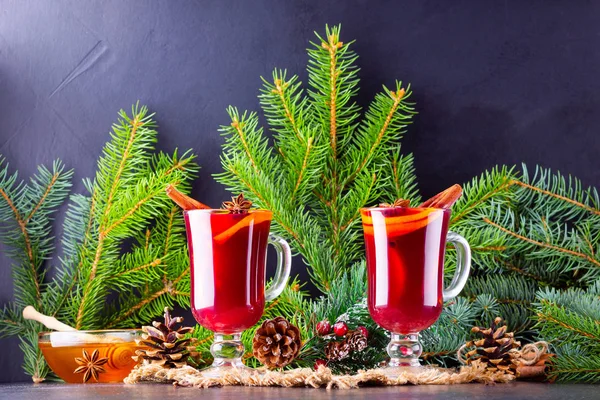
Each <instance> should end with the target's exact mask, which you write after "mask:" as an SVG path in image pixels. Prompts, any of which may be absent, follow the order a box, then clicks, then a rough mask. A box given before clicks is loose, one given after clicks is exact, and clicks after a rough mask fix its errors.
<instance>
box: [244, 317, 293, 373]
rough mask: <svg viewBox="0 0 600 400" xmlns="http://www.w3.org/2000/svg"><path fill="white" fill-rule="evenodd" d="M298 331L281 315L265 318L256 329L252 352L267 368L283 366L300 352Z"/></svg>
mask: <svg viewBox="0 0 600 400" xmlns="http://www.w3.org/2000/svg"><path fill="white" fill-rule="evenodd" d="M300 346H301V338H300V331H299V330H298V328H296V327H295V326H294V325H292V324H291V323H289V321H287V320H286V319H285V318H283V317H277V318H275V319H271V320H266V321H264V322H263V323H262V325H261V326H260V328H258V329H257V330H256V334H255V335H254V339H253V340H252V353H253V354H254V357H256V358H257V359H258V361H260V362H261V363H262V364H263V365H265V366H267V367H269V368H283V367H285V366H286V365H288V364H289V363H291V362H292V361H294V359H295V358H296V356H298V353H299V352H300Z"/></svg>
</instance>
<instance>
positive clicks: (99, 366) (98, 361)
mask: <svg viewBox="0 0 600 400" xmlns="http://www.w3.org/2000/svg"><path fill="white" fill-rule="evenodd" d="M99 355H100V353H99V352H98V349H96V350H94V351H93V352H92V355H91V356H90V355H89V354H88V352H87V351H85V350H83V358H81V357H75V362H76V363H77V364H79V367H77V368H76V369H75V371H73V372H74V373H76V374H83V383H86V382H87V381H89V380H90V378H91V377H92V376H93V377H94V380H95V381H96V382H98V375H99V374H100V373H102V372H106V370H105V369H104V367H103V365H104V364H106V363H107V362H108V358H106V357H102V358H100V357H99Z"/></svg>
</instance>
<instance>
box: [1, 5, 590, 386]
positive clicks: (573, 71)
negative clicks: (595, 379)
mask: <svg viewBox="0 0 600 400" xmlns="http://www.w3.org/2000/svg"><path fill="white" fill-rule="evenodd" d="M340 22H341V23H342V24H343V39H344V40H350V39H357V43H356V45H355V47H354V48H355V49H356V51H357V52H358V53H359V54H360V56H361V58H360V61H359V64H360V66H361V68H362V71H361V78H362V90H361V93H360V95H359V98H358V102H359V103H360V104H361V105H363V106H365V105H367V104H368V102H369V100H370V99H371V98H372V97H373V95H374V94H375V93H376V91H378V90H379V89H380V87H381V84H386V85H388V86H389V85H392V84H393V82H394V79H396V78H398V79H402V80H404V81H407V82H411V83H412V84H413V89H414V92H415V95H414V100H416V102H417V108H418V110H419V115H418V116H417V117H416V121H415V124H414V125H413V126H412V127H411V128H410V129H409V134H408V136H407V138H406V140H405V142H404V143H405V149H406V150H407V151H412V152H414V153H415V156H416V163H417V172H418V176H419V182H420V186H421V188H422V191H423V192H424V194H425V195H429V194H433V193H435V192H437V191H438V190H440V189H442V188H445V187H447V186H449V185H450V184H452V183H455V182H464V181H465V180H467V179H470V178H471V177H472V176H474V175H475V174H478V173H480V172H481V171H482V170H484V169H486V168H490V167H492V166H494V165H495V164H497V163H508V164H513V163H520V162H521V161H525V162H527V163H528V164H531V165H533V164H535V163H540V164H543V165H545V166H548V167H552V168H555V169H560V170H561V171H562V172H565V173H571V174H574V175H576V176H579V177H580V178H581V179H582V180H583V181H584V183H586V184H591V185H597V184H598V183H599V181H600V179H599V178H600V169H599V168H598V165H599V164H598V150H599V147H598V140H597V136H598V125H599V123H600V113H599V112H598V109H599V105H600V94H599V93H600V79H598V73H599V71H600V3H597V2H596V3H594V2H585V1H571V2H559V1H527V2H525V1H521V0H517V1H495V2H494V1H487V2H481V1H444V0H439V1H420V2H414V1H342V0H339V1H324V0H321V1H166V0H165V1H162V2H159V1H122V0H115V1H77V0H73V1H45V0H40V1H29V0H25V1H23V0H21V1H18V0H14V1H9V0H0V153H1V154H3V155H4V156H5V157H6V158H7V159H8V160H9V161H10V163H11V166H12V167H14V168H17V169H19V171H20V173H21V174H22V176H23V177H28V176H29V175H30V174H31V173H32V172H33V171H34V168H35V166H36V165H37V164H39V163H49V162H51V160H53V159H54V158H56V157H60V158H62V159H63V160H64V161H65V163H66V164H67V165H68V166H69V167H74V168H75V171H76V172H75V178H76V185H75V188H74V190H76V191H80V190H82V186H81V184H80V180H81V178H84V177H89V176H92V175H93V173H94V170H95V159H96V158H97V156H98V155H99V153H100V150H101V147H102V145H103V144H104V142H105V141H106V140H107V138H108V136H107V132H108V130H109V127H110V125H111V123H112V121H114V119H115V115H116V112H117V111H118V110H119V109H120V108H129V107H130V105H131V103H133V102H135V101H136V100H137V99H140V100H141V101H142V102H143V103H145V104H148V105H149V106H150V108H151V109H152V110H153V111H156V112H157V118H158V122H159V124H160V133H161V134H160V147H161V148H164V149H169V150H171V149H173V148H174V147H176V146H177V147H179V148H181V149H187V148H193V149H194V150H195V151H196V152H197V154H198V155H199V161H200V163H201V164H202V167H203V168H202V170H201V174H200V179H198V181H197V182H196V183H195V186H194V193H195V195H196V197H198V198H199V199H201V200H202V201H204V202H206V203H209V204H214V205H217V204H218V203H219V202H220V201H221V200H222V199H223V197H224V196H225V195H226V193H225V191H224V190H223V188H222V187H221V186H220V185H218V184H216V183H215V182H214V181H213V180H212V178H211V174H212V173H215V172H218V171H219V170H220V166H219V160H218V156H219V152H220V150H219V149H220V145H221V143H222V139H221V137H220V136H219V135H218V133H217V131H216V130H217V127H218V126H219V124H222V123H227V116H226V114H225V107H226V106H227V105H229V104H234V105H237V106H239V107H241V108H248V109H251V110H257V108H258V102H257V99H256V95H257V93H258V88H259V86H260V79H259V76H261V75H264V76H269V75H270V73H271V70H272V68H274V67H275V66H277V67H283V68H287V69H288V70H289V71H290V72H293V73H298V74H300V76H301V77H303V78H304V77H305V76H306V73H305V71H304V68H305V64H306V61H307V56H306V53H305V48H306V47H307V45H308V40H311V39H312V38H313V36H312V32H313V31H315V30H317V31H323V28H324V25H325V23H329V24H337V23H340ZM57 225H58V224H57ZM59 233H60V226H59V225H58V226H57V234H59ZM0 251H1V252H3V248H2V247H0ZM11 298H12V283H11V278H10V261H9V260H8V259H6V258H5V257H4V256H3V254H0V304H3V303H5V302H7V301H9V300H10V299H11ZM17 343H18V342H17V341H16V340H15V339H8V340H7V339H5V340H2V341H0V371H2V373H1V374H0V381H14V380H23V379H26V377H25V376H24V375H23V374H22V373H21V371H20V362H21V360H20V358H21V356H20V352H19V350H18V348H17Z"/></svg>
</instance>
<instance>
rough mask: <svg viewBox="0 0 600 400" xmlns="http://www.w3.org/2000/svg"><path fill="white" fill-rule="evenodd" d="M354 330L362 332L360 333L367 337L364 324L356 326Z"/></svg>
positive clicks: (367, 333)
mask: <svg viewBox="0 0 600 400" xmlns="http://www.w3.org/2000/svg"><path fill="white" fill-rule="evenodd" d="M356 330H357V331H359V332H360V333H362V335H363V336H364V337H366V338H368V337H369V331H368V330H367V328H365V327H364V326H359V327H358V328H356Z"/></svg>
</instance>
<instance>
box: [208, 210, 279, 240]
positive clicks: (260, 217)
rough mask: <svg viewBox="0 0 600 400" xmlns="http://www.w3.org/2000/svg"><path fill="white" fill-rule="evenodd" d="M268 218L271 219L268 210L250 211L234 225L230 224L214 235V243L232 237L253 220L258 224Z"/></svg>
mask: <svg viewBox="0 0 600 400" xmlns="http://www.w3.org/2000/svg"><path fill="white" fill-rule="evenodd" d="M270 220H271V213H270V212H257V213H250V214H248V216H246V217H244V218H243V219H241V220H240V221H238V223H236V224H235V225H232V226H231V227H229V228H228V229H226V230H224V231H223V232H221V233H219V234H218V235H217V236H215V237H214V238H213V241H214V242H215V243H219V244H221V243H223V242H225V241H226V240H227V239H229V238H230V237H232V236H233V235H234V234H235V233H236V232H238V231H239V230H240V229H242V228H245V227H247V226H250V223H251V222H253V221H254V224H255V225H256V224H260V223H261V222H265V221H270Z"/></svg>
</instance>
